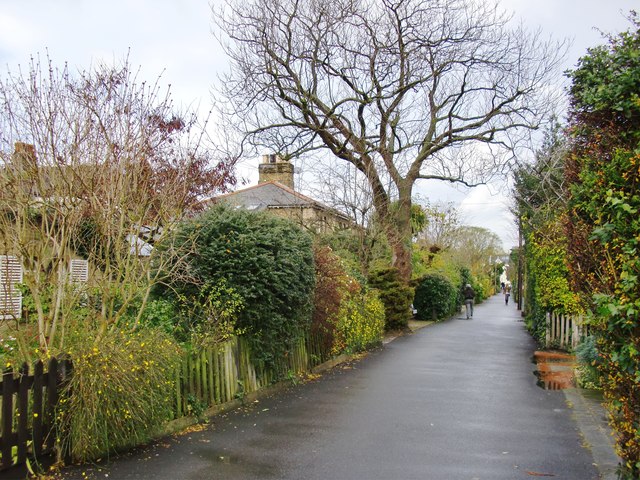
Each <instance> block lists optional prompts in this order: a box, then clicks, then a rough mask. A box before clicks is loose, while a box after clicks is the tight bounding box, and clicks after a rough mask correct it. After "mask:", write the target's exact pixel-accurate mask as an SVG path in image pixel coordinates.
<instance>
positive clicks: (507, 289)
mask: <svg viewBox="0 0 640 480" xmlns="http://www.w3.org/2000/svg"><path fill="white" fill-rule="evenodd" d="M510 296H511V283H510V282H507V284H506V285H505V287H504V304H505V305H509V297H510Z"/></svg>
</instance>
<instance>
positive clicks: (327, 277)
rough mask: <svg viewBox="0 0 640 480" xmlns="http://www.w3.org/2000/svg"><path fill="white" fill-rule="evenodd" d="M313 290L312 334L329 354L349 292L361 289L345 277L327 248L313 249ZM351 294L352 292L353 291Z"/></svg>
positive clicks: (347, 276) (341, 267) (345, 274)
mask: <svg viewBox="0 0 640 480" xmlns="http://www.w3.org/2000/svg"><path fill="white" fill-rule="evenodd" d="M314 260H315V268H316V288H315V291H314V300H313V317H312V320H311V333H312V334H313V335H314V336H316V337H320V338H322V344H323V347H324V348H325V349H326V350H331V349H332V347H333V344H334V336H335V328H336V324H337V322H338V314H339V312H340V306H341V305H342V303H343V301H344V299H345V298H346V297H347V296H348V294H349V291H350V290H353V289H354V288H355V290H359V289H360V285H359V284H358V283H357V282H355V281H354V280H353V279H352V278H351V277H350V276H349V275H347V273H346V272H345V269H344V267H343V264H342V260H341V259H340V257H338V256H337V255H336V254H334V253H333V251H332V249H331V248H330V247H327V246H316V247H315V248H314ZM355 290H353V291H355Z"/></svg>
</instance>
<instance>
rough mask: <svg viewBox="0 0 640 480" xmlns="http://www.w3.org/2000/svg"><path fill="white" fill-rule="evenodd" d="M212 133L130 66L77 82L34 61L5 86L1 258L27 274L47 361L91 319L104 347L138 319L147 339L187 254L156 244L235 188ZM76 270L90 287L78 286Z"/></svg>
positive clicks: (0, 84) (0, 100)
mask: <svg viewBox="0 0 640 480" xmlns="http://www.w3.org/2000/svg"><path fill="white" fill-rule="evenodd" d="M202 132H203V130H202V129H201V128H200V127H199V124H198V123H197V119H196V118H195V117H194V116H189V115H178V114H176V113H174V111H173V109H172V105H171V99H170V95H169V92H168V91H167V92H166V93H165V92H162V91H161V89H160V86H159V83H158V82H156V83H151V84H147V83H145V82H138V80H137V78H136V75H135V74H134V73H133V72H132V71H131V69H130V68H129V66H128V64H126V63H125V64H124V65H123V66H121V67H115V68H111V67H105V66H101V67H97V68H96V69H94V70H93V71H90V72H79V73H78V74H77V75H73V74H71V73H70V72H69V70H68V69H67V68H66V67H65V68H63V69H61V70H59V69H56V68H55V67H54V66H53V65H52V64H51V62H50V61H49V63H48V65H46V66H45V67H44V68H43V67H42V66H41V65H40V63H39V62H38V61H32V63H31V65H30V69H29V71H28V72H26V73H23V72H19V73H18V74H13V75H12V74H9V75H8V76H7V77H6V78H5V79H0V186H1V187H2V188H0V254H10V255H13V256H16V257H19V258H20V261H21V262H22V264H23V265H24V270H25V273H24V280H23V283H24V288H25V289H26V292H27V293H28V294H29V296H30V298H31V301H32V304H33V308H34V309H35V317H36V318H35V319H32V320H33V321H34V323H35V325H36V327H37V328H36V329H35V331H36V332H37V340H38V343H39V345H40V348H41V349H43V350H50V349H52V348H54V349H60V348H62V347H63V345H64V339H65V335H66V334H67V333H68V329H69V327H70V325H71V320H73V319H74V318H75V319H78V316H81V315H84V318H82V319H79V320H81V321H83V322H84V323H85V324H86V323H87V322H91V323H93V324H95V325H96V327H97V328H96V332H97V337H98V338H99V335H100V331H104V330H105V329H107V328H110V326H112V325H114V324H115V323H117V322H118V320H119V319H120V318H122V317H123V316H124V315H125V314H127V315H131V311H132V310H134V311H135V309H136V308H137V309H138V310H137V313H138V315H137V316H136V315H135V314H134V315H133V320H132V323H133V325H134V327H135V324H136V323H137V322H138V321H139V319H140V317H139V314H140V313H141V312H142V310H143V309H144V305H145V302H146V301H147V298H148V295H149V291H150V288H151V287H152V286H153V285H154V283H157V282H159V281H162V275H164V274H166V271H165V270H164V269H163V268H162V267H163V266H164V265H169V264H172V265H174V264H179V262H176V261H175V259H174V260H173V261H171V262H167V256H175V255H183V254H184V253H185V252H175V251H171V250H170V249H164V250H162V251H160V250H159V249H154V248H153V245H154V243H155V242H157V241H158V240H161V239H162V237H163V236H164V235H166V234H167V232H169V230H170V229H171V227H172V225H173V224H174V223H175V222H176V221H178V220H180V218H181V217H182V216H183V215H184V213H185V212H188V211H190V210H192V209H194V208H196V207H197V206H198V205H199V199H200V198H201V197H202V196H204V195H209V194H211V193H213V192H216V191H220V190H221V189H224V187H225V185H226V183H227V182H228V181H229V180H230V176H229V172H230V168H231V167H232V165H230V164H228V163H226V162H224V161H222V162H214V161H212V160H213V159H212V158H210V153H209V151H207V150H204V149H203V147H204V145H203V143H202V142H203V133H202ZM73 259H76V260H77V259H84V260H87V265H88V270H89V272H88V273H89V275H88V276H87V277H88V280H87V283H85V284H80V285H78V284H73V281H72V278H71V272H70V261H71V260H73ZM30 321H31V320H30ZM21 331H23V332H28V331H29V329H21Z"/></svg>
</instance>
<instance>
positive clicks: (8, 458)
mask: <svg viewBox="0 0 640 480" xmlns="http://www.w3.org/2000/svg"><path fill="white" fill-rule="evenodd" d="M70 373H71V362H70V361H69V360H63V361H60V362H59V361H58V360H57V359H55V358H52V359H51V360H50V361H49V363H48V366H47V371H46V372H45V371H44V365H43V363H42V362H41V361H38V362H37V363H36V364H35V366H34V368H33V373H32V374H30V373H29V366H28V365H27V364H26V363H25V364H23V365H22V367H21V368H20V369H19V370H18V371H17V372H16V371H14V370H13V369H6V370H5V371H4V373H3V374H2V382H1V383H0V393H1V394H2V406H1V408H0V428H1V431H0V455H1V459H0V470H5V469H7V468H9V467H11V466H13V465H19V464H23V463H25V462H26V460H27V458H29V457H30V458H34V459H38V458H40V457H41V456H42V455H44V454H47V453H49V452H51V451H52V450H53V447H54V444H55V437H56V436H55V434H54V432H53V428H54V427H53V425H54V419H55V409H56V406H57V403H58V397H59V393H60V390H61V388H62V387H63V386H64V384H65V382H66V381H67V380H68V378H69V375H70Z"/></svg>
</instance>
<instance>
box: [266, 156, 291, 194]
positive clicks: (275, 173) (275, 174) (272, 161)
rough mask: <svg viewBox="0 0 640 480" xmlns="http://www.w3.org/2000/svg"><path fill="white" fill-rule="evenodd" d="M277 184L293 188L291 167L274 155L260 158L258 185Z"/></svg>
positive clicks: (287, 162) (288, 163)
mask: <svg viewBox="0 0 640 480" xmlns="http://www.w3.org/2000/svg"><path fill="white" fill-rule="evenodd" d="M265 182H278V183H281V184H282V185H285V186H287V187H289V188H290V189H292V190H294V188H293V165H292V164H291V162H289V161H288V160H284V159H283V158H282V157H280V156H278V155H276V154H269V155H263V156H262V163H261V164H260V165H259V166H258V183H265Z"/></svg>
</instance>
